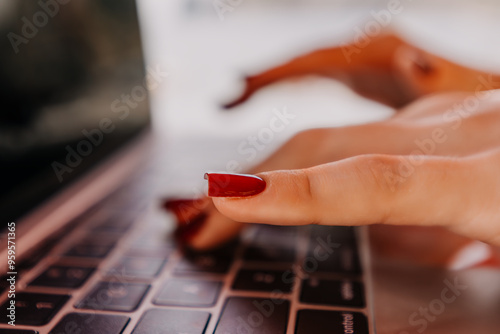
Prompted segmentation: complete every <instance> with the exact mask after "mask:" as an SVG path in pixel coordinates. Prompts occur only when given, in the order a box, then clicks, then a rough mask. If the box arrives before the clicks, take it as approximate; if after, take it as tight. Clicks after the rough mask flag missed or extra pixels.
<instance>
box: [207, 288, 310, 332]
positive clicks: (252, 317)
mask: <svg viewBox="0 0 500 334" xmlns="http://www.w3.org/2000/svg"><path fill="white" fill-rule="evenodd" d="M289 307H290V305H289V302H288V301H286V300H282V299H262V298H241V297H231V298H228V299H227V301H226V305H225V306H224V309H223V311H222V315H221V317H220V319H219V323H218V324H217V328H216V329H215V332H214V334H226V333H253V334H284V333H285V332H286V328H287V323H288V310H289ZM310 333H314V332H310Z"/></svg>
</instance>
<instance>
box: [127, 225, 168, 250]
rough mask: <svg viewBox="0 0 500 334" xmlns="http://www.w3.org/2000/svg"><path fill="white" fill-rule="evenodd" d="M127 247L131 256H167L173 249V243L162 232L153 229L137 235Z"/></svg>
mask: <svg viewBox="0 0 500 334" xmlns="http://www.w3.org/2000/svg"><path fill="white" fill-rule="evenodd" d="M128 247H129V253H131V254H134V255H151V256H155V255H157V256H168V255H170V253H172V251H173V250H174V249H175V245H174V243H173V241H172V240H171V238H169V237H168V235H167V234H166V233H165V232H164V231H155V230H154V229H148V230H147V231H146V232H145V233H143V234H141V235H139V237H138V238H136V239H135V240H134V241H132V243H131V244H130V245H128Z"/></svg>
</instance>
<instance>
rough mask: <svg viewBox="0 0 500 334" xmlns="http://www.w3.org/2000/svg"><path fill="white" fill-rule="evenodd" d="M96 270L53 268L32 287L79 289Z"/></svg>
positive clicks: (36, 279) (33, 282)
mask: <svg viewBox="0 0 500 334" xmlns="http://www.w3.org/2000/svg"><path fill="white" fill-rule="evenodd" d="M94 270H95V268H89V267H66V266H51V267H49V268H48V269H47V270H45V271H44V272H43V273H42V274H41V275H40V276H38V277H37V278H35V279H34V280H33V281H32V282H31V283H30V285H35V286H50V287H61V288H78V287H80V286H82V285H83V283H85V281H86V280H87V279H88V278H89V277H90V275H92V273H93V272H94Z"/></svg>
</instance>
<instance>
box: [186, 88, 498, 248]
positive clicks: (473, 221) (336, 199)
mask: <svg viewBox="0 0 500 334" xmlns="http://www.w3.org/2000/svg"><path fill="white" fill-rule="evenodd" d="M472 102H474V103H472ZM499 124H500V91H488V92H483V93H477V94H476V95H475V94H468V93H449V94H442V95H436V96H431V97H427V98H424V99H421V100H418V101H416V102H414V103H412V104H411V105H409V106H407V107H406V108H403V109H402V110H401V112H400V113H398V114H396V116H394V117H392V118H390V119H388V120H386V121H382V122H378V123H372V124H366V125H360V126H353V127H345V128H333V129H316V130H308V131H305V132H302V133H299V134H298V135H296V136H295V137H294V138H292V139H291V140H290V141H289V142H288V143H287V144H285V145H284V146H283V147H282V148H281V149H280V150H278V151H277V152H276V153H275V154H274V155H273V156H271V157H270V158H269V159H268V160H267V161H265V162H264V163H263V164H262V165H261V166H259V167H258V168H256V169H254V170H253V171H251V173H259V174H258V175H259V176H260V177H262V179H264V181H265V182H266V185H267V186H266V188H265V190H264V191H263V192H262V193H260V194H257V195H255V196H251V197H242V198H223V197H219V198H214V199H213V200H214V204H215V206H216V207H217V209H215V208H214V207H213V205H212V204H211V203H210V202H206V203H207V204H206V207H203V208H199V210H198V211H197V212H198V214H200V213H204V215H205V219H204V222H205V223H204V224H203V225H202V226H201V227H200V228H199V229H198V233H197V234H195V235H193V236H192V237H191V238H190V240H189V242H188V244H189V245H190V246H191V247H194V248H198V249H204V248H210V247H213V246H215V245H217V244H219V243H220V242H223V241H226V240H229V239H230V238H231V237H233V236H234V233H237V232H238V231H239V230H240V229H241V226H242V224H241V223H237V222H236V221H239V222H257V223H274V224H287V225H297V224H311V223H318V224H332V225H360V224H372V223H385V224H394V225H403V224H411V225H425V226H431V225H432V226H436V225H437V226H445V227H446V228H448V229H450V230H452V231H455V232H457V233H459V234H461V235H464V236H467V237H471V238H475V239H478V240H482V241H486V242H489V243H491V244H495V245H500V223H498V217H500V206H499V205H498V203H500V174H499V167H498V166H500V131H498V127H499ZM346 158H348V159H346ZM329 162H331V163H329ZM325 163H326V164H325ZM321 164H323V165H321ZM315 165H319V166H316V167H311V166H315ZM308 167H310V168H308ZM304 168H305V169H304ZM279 169H293V170H281V171H277V170H279ZM266 170H269V171H274V172H266V173H261V172H263V171H266ZM204 201H206V199H205V200H204ZM217 210H218V211H217ZM221 213H222V214H224V215H225V216H226V217H224V216H222V214H221ZM227 217H229V218H227Z"/></svg>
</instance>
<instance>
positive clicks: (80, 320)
mask: <svg viewBox="0 0 500 334" xmlns="http://www.w3.org/2000/svg"><path fill="white" fill-rule="evenodd" d="M129 320H130V318H128V317H125V316H121V315H110V314H96V313H69V314H67V315H65V316H64V318H62V319H61V321H59V323H58V324H57V325H56V326H55V327H54V328H53V329H52V330H51V331H50V333H49V334H76V333H81V334H83V333H85V334H103V333H106V334H120V333H122V331H123V329H125V327H126V326H127V323H128V322H129Z"/></svg>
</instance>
